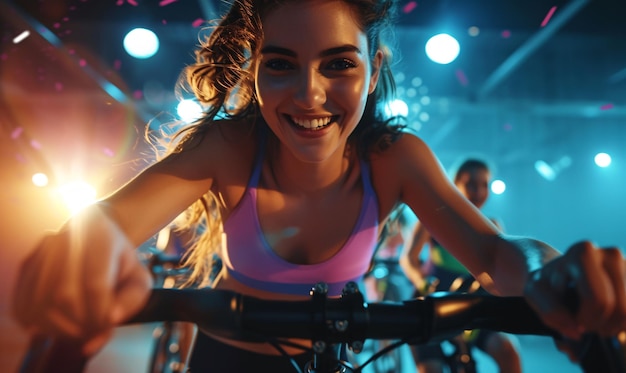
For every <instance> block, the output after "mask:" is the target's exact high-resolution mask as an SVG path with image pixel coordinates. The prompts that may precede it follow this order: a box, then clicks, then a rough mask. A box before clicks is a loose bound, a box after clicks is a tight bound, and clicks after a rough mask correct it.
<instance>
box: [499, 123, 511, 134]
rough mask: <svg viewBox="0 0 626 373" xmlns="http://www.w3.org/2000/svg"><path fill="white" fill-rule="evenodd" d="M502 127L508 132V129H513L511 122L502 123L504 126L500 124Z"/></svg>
mask: <svg viewBox="0 0 626 373" xmlns="http://www.w3.org/2000/svg"><path fill="white" fill-rule="evenodd" d="M502 128H503V129H504V130H505V131H507V132H509V131H511V130H512V129H513V125H511V123H504V126H502Z"/></svg>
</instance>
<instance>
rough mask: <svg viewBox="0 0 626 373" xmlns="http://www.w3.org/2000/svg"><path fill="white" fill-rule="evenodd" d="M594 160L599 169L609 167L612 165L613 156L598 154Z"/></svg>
mask: <svg viewBox="0 0 626 373" xmlns="http://www.w3.org/2000/svg"><path fill="white" fill-rule="evenodd" d="M593 160H594V161H595V162H596V165H598V166H599V167H609V166H610V165H611V156H610V155H608V154H607V153H598V154H596V156H595V157H594V158H593Z"/></svg>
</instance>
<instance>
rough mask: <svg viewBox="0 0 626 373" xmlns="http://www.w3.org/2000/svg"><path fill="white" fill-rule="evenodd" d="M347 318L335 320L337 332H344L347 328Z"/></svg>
mask: <svg viewBox="0 0 626 373" xmlns="http://www.w3.org/2000/svg"><path fill="white" fill-rule="evenodd" d="M348 324H349V322H348V320H335V330H337V331H338V332H345V331H346V330H348Z"/></svg>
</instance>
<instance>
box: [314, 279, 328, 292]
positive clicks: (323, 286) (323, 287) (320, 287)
mask: <svg viewBox="0 0 626 373" xmlns="http://www.w3.org/2000/svg"><path fill="white" fill-rule="evenodd" d="M311 291H312V292H313V293H315V294H328V284H327V283H325V282H318V283H317V284H315V286H314V287H313V289H312V290H311Z"/></svg>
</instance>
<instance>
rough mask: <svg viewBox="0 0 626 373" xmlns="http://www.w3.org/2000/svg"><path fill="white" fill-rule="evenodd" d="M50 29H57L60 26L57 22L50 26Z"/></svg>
mask: <svg viewBox="0 0 626 373" xmlns="http://www.w3.org/2000/svg"><path fill="white" fill-rule="evenodd" d="M52 27H54V28H59V27H61V24H60V23H59V22H55V23H54V25H52Z"/></svg>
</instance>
